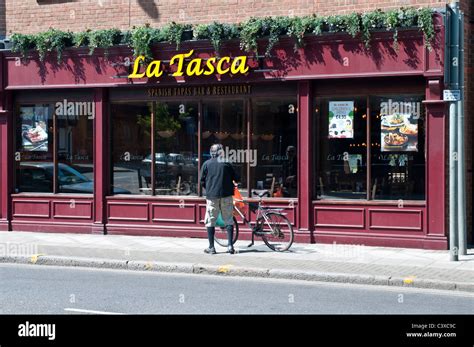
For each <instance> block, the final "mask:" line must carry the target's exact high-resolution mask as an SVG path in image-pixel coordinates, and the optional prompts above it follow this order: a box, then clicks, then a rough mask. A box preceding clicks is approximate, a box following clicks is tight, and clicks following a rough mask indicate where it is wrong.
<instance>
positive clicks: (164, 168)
mask: <svg viewBox="0 0 474 347" xmlns="http://www.w3.org/2000/svg"><path fill="white" fill-rule="evenodd" d="M142 163H143V164H144V167H145V169H144V170H142V172H141V175H142V177H143V178H144V180H145V182H146V185H147V187H148V188H150V186H151V184H150V182H151V178H150V171H149V169H148V168H149V165H150V163H151V154H149V155H148V156H146V157H145V159H143V160H142ZM197 173H198V160H197V156H195V155H189V156H188V155H183V154H180V153H155V180H156V188H155V189H156V193H157V194H159V195H196V194H197ZM140 181H141V180H140ZM178 183H179V184H178ZM142 189H143V188H142Z"/></svg>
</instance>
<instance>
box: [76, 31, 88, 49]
mask: <svg viewBox="0 0 474 347" xmlns="http://www.w3.org/2000/svg"><path fill="white" fill-rule="evenodd" d="M90 32H91V30H90V29H87V30H86V31H81V32H78V33H74V34H73V35H72V44H73V45H74V47H86V46H88V45H89V33H90Z"/></svg>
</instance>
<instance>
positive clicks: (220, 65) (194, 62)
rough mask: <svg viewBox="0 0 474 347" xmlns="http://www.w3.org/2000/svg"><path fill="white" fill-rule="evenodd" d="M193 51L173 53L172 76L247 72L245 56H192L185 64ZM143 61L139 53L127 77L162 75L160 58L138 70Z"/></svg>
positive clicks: (171, 62) (171, 61)
mask: <svg viewBox="0 0 474 347" xmlns="http://www.w3.org/2000/svg"><path fill="white" fill-rule="evenodd" d="M193 53H194V50H191V51H189V52H188V53H181V54H176V55H174V56H173V57H172V58H171V60H170V63H169V65H170V66H176V71H175V72H174V73H173V76H175V77H176V76H201V75H205V76H209V75H213V74H215V73H217V74H220V75H225V74H227V73H231V74H233V75H237V74H245V73H247V72H248V70H249V67H248V66H247V57H246V56H237V57H233V58H231V57H229V56H225V57H220V58H217V57H210V58H207V59H201V58H194V59H191V61H190V62H189V63H188V64H186V66H185V64H184V62H185V60H186V59H188V58H190V57H191V56H192V55H193ZM142 62H145V57H144V56H142V55H140V56H138V57H137V58H136V59H135V62H134V64H133V72H132V73H131V74H130V75H128V78H143V77H145V76H146V77H148V78H153V77H160V76H161V75H163V71H164V66H163V62H162V61H161V60H153V61H152V62H151V63H150V64H148V66H147V67H146V69H145V71H144V72H140V64H141V63H142Z"/></svg>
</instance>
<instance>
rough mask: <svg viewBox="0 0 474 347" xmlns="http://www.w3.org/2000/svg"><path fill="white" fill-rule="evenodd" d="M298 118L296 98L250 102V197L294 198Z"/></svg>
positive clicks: (295, 193) (295, 190)
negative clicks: (254, 159)
mask: <svg viewBox="0 0 474 347" xmlns="http://www.w3.org/2000/svg"><path fill="white" fill-rule="evenodd" d="M297 117H298V116H297V101H296V98H280V99H256V100H254V101H253V102H252V127H251V131H252V142H251V143H252V146H251V147H252V152H251V154H252V157H256V159H257V158H258V160H257V161H254V162H250V167H251V175H252V176H251V177H252V182H251V189H252V195H253V196H257V195H258V194H260V195H262V196H266V197H297V167H298V158H297V157H296V153H297V148H296V145H297ZM253 154H255V155H253Z"/></svg>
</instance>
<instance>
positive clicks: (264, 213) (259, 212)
mask: <svg viewBox="0 0 474 347" xmlns="http://www.w3.org/2000/svg"><path fill="white" fill-rule="evenodd" d="M234 200H235V201H239V202H243V203H246V204H248V202H246V201H244V200H239V199H234ZM234 210H235V211H237V214H238V215H239V216H240V217H241V218H242V220H243V221H244V223H245V224H247V226H248V227H249V229H251V230H252V242H251V243H250V245H248V247H250V246H253V244H254V239H255V234H256V230H255V228H253V227H252V224H251V222H250V221H249V220H247V218H246V217H245V216H244V214H243V213H242V211H240V210H239V209H238V208H237V207H236V206H235V205H234ZM282 210H283V209H276V208H275V209H268V210H264V209H263V208H262V199H259V201H258V208H257V211H256V212H255V214H256V216H255V223H257V222H258V220H259V219H260V218H263V219H264V221H265V223H266V224H267V225H268V227H269V228H270V230H272V227H271V225H270V219H269V218H268V217H267V213H268V212H277V213H280V214H282V215H286V213H283V212H281V211H282ZM266 233H271V232H270V231H267V232H266Z"/></svg>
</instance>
